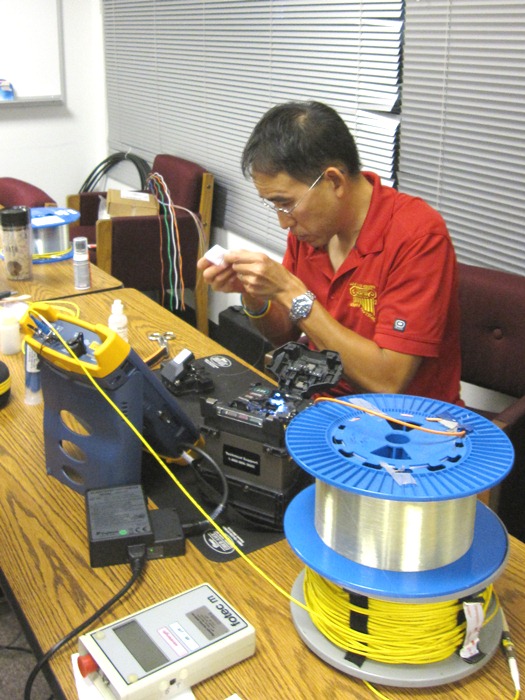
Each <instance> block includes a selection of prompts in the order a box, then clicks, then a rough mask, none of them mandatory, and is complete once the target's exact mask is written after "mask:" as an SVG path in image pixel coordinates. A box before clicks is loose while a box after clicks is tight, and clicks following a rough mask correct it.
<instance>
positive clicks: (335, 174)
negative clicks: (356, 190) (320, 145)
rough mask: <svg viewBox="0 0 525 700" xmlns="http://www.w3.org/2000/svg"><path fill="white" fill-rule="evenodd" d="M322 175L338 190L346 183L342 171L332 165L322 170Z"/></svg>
mask: <svg viewBox="0 0 525 700" xmlns="http://www.w3.org/2000/svg"><path fill="white" fill-rule="evenodd" d="M324 177H325V180H328V182H330V183H331V185H332V187H333V188H334V190H339V189H340V188H342V187H343V186H344V185H345V183H346V178H345V174H344V172H343V171H342V170H340V169H339V168H336V167H335V166H333V165H330V166H329V167H328V168H326V170H325V171H324Z"/></svg>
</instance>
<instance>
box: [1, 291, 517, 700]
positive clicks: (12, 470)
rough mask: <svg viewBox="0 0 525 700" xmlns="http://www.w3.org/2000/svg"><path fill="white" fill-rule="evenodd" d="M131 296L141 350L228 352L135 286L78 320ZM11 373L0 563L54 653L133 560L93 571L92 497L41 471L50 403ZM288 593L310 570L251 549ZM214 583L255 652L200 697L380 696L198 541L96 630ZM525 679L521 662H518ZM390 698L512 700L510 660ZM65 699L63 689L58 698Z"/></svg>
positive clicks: (17, 372)
mask: <svg viewBox="0 0 525 700" xmlns="http://www.w3.org/2000/svg"><path fill="white" fill-rule="evenodd" d="M117 294H118V296H119V297H120V298H122V299H123V301H124V304H125V307H126V312H127V315H128V318H129V332H130V341H131V343H132V345H133V346H134V348H135V349H136V350H137V351H138V352H139V353H140V354H141V355H142V356H147V355H149V354H151V352H152V342H151V341H149V340H147V338H146V334H147V332H148V331H151V330H152V329H159V330H174V331H175V333H176V335H177V338H176V340H175V341H174V342H173V347H172V354H175V353H176V352H178V351H179V350H181V349H182V348H190V349H191V350H193V352H194V353H195V355H196V356H197V357H199V356H203V355H209V354H212V353H214V352H221V351H222V349H221V348H220V346H218V345H217V344H216V343H214V342H213V341H211V340H210V339H208V338H206V337H205V336H203V335H201V334H200V333H199V332H198V331H196V330H195V329H194V328H192V327H190V326H188V325H186V324H185V323H183V322H182V321H180V320H178V319H176V318H175V317H174V316H173V315H172V314H170V313H169V312H168V311H166V310H165V309H162V308H161V307H159V306H158V305H156V304H155V303H154V302H152V301H151V300H149V299H147V298H146V297H144V296H142V295H141V294H140V293H139V292H136V291H134V290H130V289H122V290H119V291H118V293H117V292H111V293H101V294H90V295H85V296H83V297H78V299H76V303H77V304H78V306H79V307H80V309H81V312H82V317H83V318H86V319H87V320H89V321H91V322H98V321H100V320H101V319H105V318H106V317H107V315H108V309H109V308H110V305H111V300H112V299H113V298H115V297H116V296H117ZM3 359H5V360H6V361H7V363H8V365H9V367H10V369H11V372H12V376H13V389H12V393H13V396H12V399H11V400H10V403H9V404H8V406H7V407H6V408H4V409H3V410H2V411H1V413H0V425H1V431H2V446H1V448H0V450H1V460H0V499H1V501H0V503H1V507H0V533H1V534H0V538H1V540H0V543H1V544H0V565H1V569H2V572H3V576H4V585H5V584H6V583H7V584H8V586H9V589H10V591H11V592H12V594H13V595H14V597H15V598H16V601H17V603H18V606H19V608H20V611H21V612H22V613H23V616H24V617H25V621H26V622H27V625H28V626H29V628H30V629H31V630H32V633H33V635H34V641H35V642H36V643H38V645H39V646H40V648H41V649H42V650H44V651H47V650H48V649H49V648H50V647H51V646H52V645H53V644H54V643H55V642H56V641H57V640H59V639H61V638H62V637H63V636H64V635H65V634H66V633H68V632H69V631H70V630H72V629H73V628H74V627H76V626H77V625H78V624H79V623H81V622H82V621H83V620H85V619H87V618H88V617H89V616H90V615H91V614H92V613H93V612H94V611H95V610H96V609H97V608H98V607H99V606H100V605H101V604H102V603H104V602H106V601H107V600H108V599H109V598H110V597H111V596H112V595H114V594H115V593H116V592H117V591H118V590H119V589H120V588H121V586H122V585H123V584H124V583H125V582H126V581H127V580H128V578H129V575H130V573H129V568H128V566H127V565H122V566H111V567H106V568H97V569H92V568H91V567H90V566H89V556H88V545H87V536H86V523H85V512H84V499H83V497H82V496H80V495H79V494H77V493H76V492H74V491H72V490H71V489H69V488H68V487H66V486H64V485H63V484H61V483H60V482H58V481H57V480H56V479H54V478H52V477H48V476H46V474H45V463H44V453H43V437H42V427H41V421H42V412H43V407H42V405H40V406H26V405H25V404H24V403H23V396H24V389H23V387H24V381H23V369H22V359H21V357H20V356H11V357H6V358H3ZM249 558H250V560H251V561H252V562H253V563H254V564H256V565H257V566H259V567H261V568H262V569H263V570H264V572H265V573H266V574H267V575H268V576H269V577H271V578H272V579H273V580H274V581H276V582H277V583H278V584H279V585H280V586H281V587H282V588H283V589H284V590H285V591H291V589H292V586H293V583H294V581H295V579H296V577H297V576H298V574H299V572H300V571H301V569H302V568H303V565H302V562H300V561H299V560H298V559H297V558H296V556H295V555H294V553H293V552H292V551H291V549H290V547H289V545H288V543H287V542H286V540H282V541H280V542H278V543H277V544H272V545H270V546H268V547H265V548H263V549H260V550H258V551H256V552H255V553H252V554H250V555H249ZM524 572H525V544H523V543H521V542H519V541H517V540H515V539H513V538H511V541H510V558H509V561H508V565H507V567H506V569H505V571H504V573H503V574H502V576H501V577H500V579H499V580H498V581H497V583H496V591H497V593H498V595H499V597H500V600H501V603H502V605H503V606H504V608H505V610H506V613H507V618H508V621H509V625H510V628H511V632H512V636H513V640H514V642H515V644H516V646H517V651H518V655H519V654H521V655H522V658H523V654H524V653H525V652H524V649H525V573H524ZM202 582H208V583H210V584H211V585H212V586H214V587H215V588H216V589H217V591H218V592H219V593H222V594H223V595H224V596H225V598H226V599H227V600H229V601H230V603H231V604H232V605H233V606H235V607H236V608H237V609H238V610H239V612H240V613H241V614H242V615H244V616H245V617H246V618H247V619H248V620H249V621H250V622H251V623H252V624H253V625H254V627H255V628H256V631H257V650H256V654H255V656H253V657H251V658H250V659H248V660H246V661H244V662H242V663H240V664H237V665H235V666H233V667H232V668H230V669H228V670H226V671H224V672H222V673H220V674H218V675H216V676H215V677H214V678H211V679H209V680H207V681H205V682H203V683H201V684H199V685H197V686H195V688H194V692H195V696H196V698H197V700H222V699H223V698H226V697H228V696H229V695H231V694H232V693H234V692H236V693H238V694H239V695H240V697H241V698H242V699H243V700H274V699H276V698H279V699H283V700H321V699H324V698H330V699H331V700H343V699H345V700H347V699H348V698H357V699H358V700H372V699H373V697H375V696H373V695H372V693H371V691H370V690H369V689H368V688H367V687H366V686H365V685H364V683H363V682H362V681H360V680H359V679H356V678H352V677H350V676H346V675H345V674H343V673H340V672H338V671H336V670H334V669H333V668H331V667H330V666H328V665H326V664H325V663H324V662H323V661H321V660H320V659H319V658H318V657H317V656H315V655H314V654H313V653H311V652H310V651H309V649H308V648H307V647H306V646H305V645H304V644H303V642H302V641H301V640H300V638H299V636H298V634H297V632H296V630H295V628H294V625H293V623H292V620H291V615H290V603H289V601H288V600H287V599H286V598H285V597H284V596H283V595H281V594H279V593H277V592H276V590H275V589H274V588H273V587H272V586H271V585H270V584H269V583H268V582H266V581H265V580H263V579H262V578H261V576H260V575H259V574H258V573H256V571H255V570H254V569H253V568H252V567H251V566H250V565H249V564H248V563H246V562H245V561H244V560H241V559H237V560H234V561H230V562H228V563H213V562H211V561H209V560H208V559H206V558H205V557H204V556H203V555H202V554H201V553H200V552H199V551H198V550H197V549H196V548H195V547H194V546H193V545H192V544H191V543H188V544H187V552H186V554H185V556H184V557H182V558H175V559H166V560H158V561H151V562H148V564H147V567H146V571H145V574H144V576H143V578H142V580H141V581H140V582H139V584H138V585H137V586H136V587H135V588H134V589H132V591H131V592H130V593H129V594H128V595H127V596H126V597H125V599H124V600H122V601H121V602H120V603H119V604H117V605H116V606H115V607H114V608H113V609H111V610H110V611H109V613H107V614H106V615H104V617H103V618H102V619H101V620H100V621H99V622H98V623H96V625H95V626H97V627H98V626H100V625H101V624H105V623H107V622H110V621H111V620H114V619H118V618H120V617H122V616H124V615H126V614H129V613H131V612H135V611H137V610H140V609H141V608H143V607H145V606H147V605H151V604H153V603H155V602H158V601H160V600H163V599H165V598H168V597H170V596H172V595H175V594H177V593H179V592H182V591H184V590H186V589H188V588H191V587H193V586H195V585H198V584H199V583H202ZM75 651H76V645H75V644H74V643H73V642H72V643H71V644H70V645H68V646H67V647H65V648H63V649H62V650H61V651H60V652H59V653H58V654H57V655H56V656H55V657H54V658H53V659H52V661H51V664H50V667H51V671H52V673H53V674H54V678H55V679H56V682H57V683H58V684H59V686H60V688H61V689H62V692H63V697H64V698H67V700H72V699H73V698H75V697H76V690H75V685H74V681H73V676H72V670H71V660H70V655H71V653H73V652H75ZM520 665H521V671H522V677H523V672H524V670H525V666H524V665H523V663H521V662H520ZM380 690H381V692H382V693H383V695H384V697H386V698H389V699H390V700H396V699H401V698H407V697H410V698H426V699H428V698H465V699H468V700H472V699H473V698H476V700H495V699H496V698H497V699H498V700H501V699H502V698H509V700H510V699H511V698H513V697H514V692H513V686H512V682H511V679H510V676H509V672H508V667H507V663H506V660H505V659H504V657H503V655H502V654H501V652H500V651H499V650H498V651H497V652H496V654H495V656H494V657H493V658H492V659H491V660H490V661H489V663H488V664H487V665H486V666H485V667H484V668H483V669H481V670H478V671H477V672H476V673H475V674H473V675H471V676H470V677H468V678H466V679H464V680H462V681H460V682H457V683H454V684H450V685H445V686H440V687H436V688H427V689H414V688H406V689H404V688H386V687H383V688H380ZM57 697H58V695H57Z"/></svg>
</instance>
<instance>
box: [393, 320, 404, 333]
mask: <svg viewBox="0 0 525 700" xmlns="http://www.w3.org/2000/svg"><path fill="white" fill-rule="evenodd" d="M406 327H407V322H406V321H403V319H402V318H396V320H395V321H394V330H395V331H401V332H403V331H404V330H405V328H406Z"/></svg>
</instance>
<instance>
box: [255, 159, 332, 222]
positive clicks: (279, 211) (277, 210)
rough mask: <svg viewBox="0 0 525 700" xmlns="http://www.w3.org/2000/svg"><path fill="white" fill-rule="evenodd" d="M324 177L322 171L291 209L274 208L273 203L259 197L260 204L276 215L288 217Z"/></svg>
mask: <svg viewBox="0 0 525 700" xmlns="http://www.w3.org/2000/svg"><path fill="white" fill-rule="evenodd" d="M323 175H324V170H323V172H322V173H321V174H320V175H319V177H318V178H317V179H316V180H315V182H313V183H312V184H311V185H310V187H309V188H308V189H307V190H306V192H305V193H304V194H303V196H302V197H299V199H298V200H297V202H296V203H295V204H294V205H293V206H292V207H278V206H276V205H275V204H274V203H273V202H270V201H269V200H268V199H263V198H262V197H261V202H262V203H263V204H264V206H265V207H268V209H271V210H272V211H274V212H275V213H276V214H286V216H290V215H291V214H292V212H293V211H295V209H297V207H298V206H299V204H301V202H302V201H303V199H304V198H305V197H306V195H307V194H308V193H309V192H311V191H312V190H313V188H314V187H315V186H316V185H317V184H318V183H319V182H321V179H322V177H323Z"/></svg>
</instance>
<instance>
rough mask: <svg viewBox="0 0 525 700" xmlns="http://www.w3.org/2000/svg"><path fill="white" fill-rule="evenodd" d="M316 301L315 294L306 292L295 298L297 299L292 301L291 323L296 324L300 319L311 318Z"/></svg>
mask: <svg viewBox="0 0 525 700" xmlns="http://www.w3.org/2000/svg"><path fill="white" fill-rule="evenodd" d="M314 301H315V294H314V293H313V292H305V293H304V294H300V295H299V296H298V297H295V299H292V307H291V309H290V321H292V322H293V323H296V322H297V321H299V320H300V319H302V318H306V317H307V316H309V314H310V311H311V310H312V306H313V303H314Z"/></svg>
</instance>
